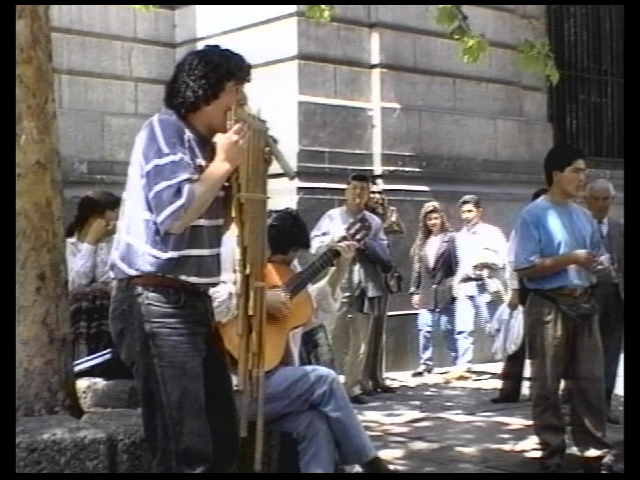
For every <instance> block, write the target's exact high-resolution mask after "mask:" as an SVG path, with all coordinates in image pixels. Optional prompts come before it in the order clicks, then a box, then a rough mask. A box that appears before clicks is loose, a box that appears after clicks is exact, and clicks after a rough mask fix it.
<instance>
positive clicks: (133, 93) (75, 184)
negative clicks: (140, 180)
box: [51, 5, 175, 210]
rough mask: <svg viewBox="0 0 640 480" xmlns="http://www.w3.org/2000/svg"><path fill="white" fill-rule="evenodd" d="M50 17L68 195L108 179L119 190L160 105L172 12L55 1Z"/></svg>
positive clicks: (169, 63)
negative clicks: (137, 139)
mask: <svg viewBox="0 0 640 480" xmlns="http://www.w3.org/2000/svg"><path fill="white" fill-rule="evenodd" d="M51 22H52V42H53V65H54V72H55V93H56V102H57V108H58V129H59V142H60V154H61V157H62V165H63V173H64V178H65V187H66V193H67V196H74V194H75V191H78V192H81V191H85V190H86V189H88V188H94V187H96V186H98V185H103V186H104V185H105V184H107V185H112V186H107V187H106V188H110V189H112V190H115V191H118V192H119V191H120V190H121V188H122V183H123V180H124V176H125V173H126V162H127V161H128V159H129V154H130V151H131V147H132V145H133V139H134V136H135V134H136V133H137V131H138V130H139V128H140V126H141V125H142V122H143V121H144V120H145V119H146V118H147V117H148V116H149V115H151V114H153V113H155V112H157V111H158V110H159V109H160V108H161V106H162V85H163V83H164V82H165V81H166V80H167V79H168V76H169V75H170V74H171V71H172V69H173V66H174V64H175V57H174V43H175V40H174V37H175V32H174V12H172V11H169V10H154V11H151V12H139V11H136V10H134V9H133V8H129V7H128V6H125V5H52V6H51ZM66 210H68V208H66Z"/></svg>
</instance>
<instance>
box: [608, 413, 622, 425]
mask: <svg viewBox="0 0 640 480" xmlns="http://www.w3.org/2000/svg"><path fill="white" fill-rule="evenodd" d="M607 423H608V424H610V425H620V423H621V422H620V417H619V416H617V415H616V414H615V413H611V412H609V413H608V414H607Z"/></svg>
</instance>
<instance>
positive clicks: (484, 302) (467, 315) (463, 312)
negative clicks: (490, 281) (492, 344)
mask: <svg viewBox="0 0 640 480" xmlns="http://www.w3.org/2000/svg"><path fill="white" fill-rule="evenodd" d="M474 283H476V285H475V290H474V293H473V294H466V295H459V296H458V297H457V298H456V302H455V321H454V322H455V336H456V343H457V346H458V361H457V364H456V366H458V367H461V368H468V367H470V366H471V362H472V360H473V344H474V342H473V335H474V333H475V328H476V325H478V326H479V327H480V328H482V329H484V330H485V331H487V327H488V325H489V323H490V322H491V319H492V318H493V316H494V315H495V313H496V311H497V310H498V307H499V306H500V305H499V303H497V302H495V301H494V300H492V299H491V297H490V296H489V294H488V293H487V291H486V289H485V287H484V284H483V283H481V282H474Z"/></svg>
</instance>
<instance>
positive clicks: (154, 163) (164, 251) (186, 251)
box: [110, 110, 224, 287]
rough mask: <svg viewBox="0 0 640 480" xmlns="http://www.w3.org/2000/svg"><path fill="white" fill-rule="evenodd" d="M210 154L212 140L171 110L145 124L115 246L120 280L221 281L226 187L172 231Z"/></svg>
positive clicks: (114, 261) (136, 144) (115, 271)
mask: <svg viewBox="0 0 640 480" xmlns="http://www.w3.org/2000/svg"><path fill="white" fill-rule="evenodd" d="M211 157H212V142H211V141H210V140H209V139H207V138H203V137H202V136H201V135H199V134H198V133H197V132H194V131H192V130H190V129H189V128H188V127H187V126H186V125H185V124H184V123H183V122H182V121H181V120H180V119H179V118H178V117H177V116H176V115H175V114H174V113H173V112H171V111H168V110H167V111H163V112H162V113H159V114H156V115H154V116H153V117H151V118H150V119H149V120H148V121H147V122H146V123H145V124H144V125H143V126H142V128H141V130H140V132H139V133H138V135H137V137H136V139H135V142H134V146H133V151H132V153H131V159H130V162H129V170H128V172H127V183H126V186H125V190H124V193H123V196H122V200H123V201H122V205H121V208H120V219H119V221H118V229H117V232H116V235H115V239H114V245H113V250H112V251H111V261H110V266H111V269H112V272H113V275H114V277H115V278H116V279H120V278H126V277H131V276H136V275H142V274H157V275H166V276H169V277H173V278H178V279H180V280H183V281H186V282H190V283H193V284H197V285H201V286H203V287H207V286H212V285H216V284H217V283H218V282H219V280H220V279H219V275H220V274H219V272H220V258H219V255H220V241H221V238H222V229H223V214H224V204H223V196H224V194H223V192H222V191H221V192H220V194H219V195H218V197H217V198H216V199H215V200H214V201H213V202H212V203H211V205H210V206H209V208H208V209H207V210H206V211H205V213H204V214H203V215H202V216H201V218H200V219H198V220H196V221H195V222H193V223H192V224H191V225H190V226H189V227H187V228H186V229H185V230H184V231H183V232H182V233H178V234H176V233H171V232H170V231H169V230H170V228H171V226H172V225H174V224H175V223H176V222H177V221H178V220H179V219H180V218H181V217H182V216H183V215H184V213H185V211H186V210H187V208H188V207H189V205H190V204H191V202H192V201H193V196H194V185H193V183H194V181H195V180H197V179H198V177H199V176H200V174H201V173H202V171H203V170H204V168H205V166H206V160H207V159H210V158H211Z"/></svg>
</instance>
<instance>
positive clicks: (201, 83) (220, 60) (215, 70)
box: [164, 45, 251, 118]
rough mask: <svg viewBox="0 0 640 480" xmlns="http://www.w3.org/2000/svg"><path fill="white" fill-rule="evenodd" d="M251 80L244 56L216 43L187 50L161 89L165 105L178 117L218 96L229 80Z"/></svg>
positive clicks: (238, 81)
mask: <svg viewBox="0 0 640 480" xmlns="http://www.w3.org/2000/svg"><path fill="white" fill-rule="evenodd" d="M250 80H251V65H250V64H249V63H248V62H247V61H246V60H245V58H244V57H243V56H242V55H240V54H239V53H236V52H234V51H232V50H229V49H226V48H222V47H220V46H219V45H205V46H204V47H203V48H201V49H199V50H194V51H192V52H189V53H187V54H186V55H185V56H184V57H183V58H182V60H180V62H178V64H177V65H176V67H175V69H174V71H173V75H171V78H170V79H169V81H168V82H167V85H166V86H165V91H164V105H165V107H167V108H168V109H170V110H173V111H174V112H175V113H176V114H177V115H178V116H179V117H180V118H185V117H186V116H187V115H188V114H190V113H193V112H196V111H198V110H199V109H200V108H202V107H204V106H207V105H209V104H210V103H211V102H213V101H215V100H217V99H218V97H219V96H220V94H221V93H222V91H223V90H224V87H225V86H226V84H227V83H229V82H236V83H238V84H245V83H247V82H249V81H250Z"/></svg>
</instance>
